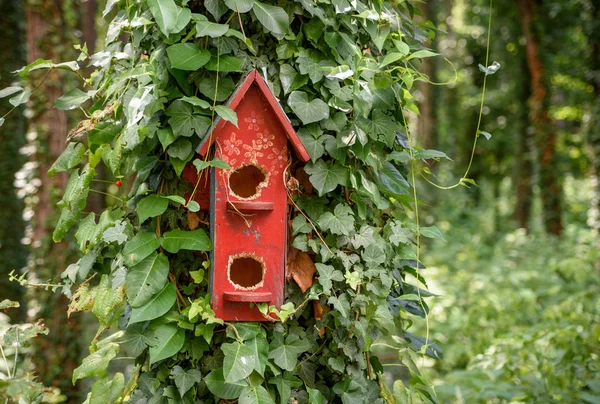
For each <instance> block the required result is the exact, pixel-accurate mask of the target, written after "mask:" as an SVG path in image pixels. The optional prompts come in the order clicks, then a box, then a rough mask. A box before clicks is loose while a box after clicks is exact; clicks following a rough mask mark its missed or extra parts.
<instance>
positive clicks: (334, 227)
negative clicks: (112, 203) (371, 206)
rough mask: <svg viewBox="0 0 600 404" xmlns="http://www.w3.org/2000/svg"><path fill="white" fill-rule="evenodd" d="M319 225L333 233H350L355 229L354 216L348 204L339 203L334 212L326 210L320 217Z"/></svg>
mask: <svg viewBox="0 0 600 404" xmlns="http://www.w3.org/2000/svg"><path fill="white" fill-rule="evenodd" d="M319 226H320V227H321V228H322V229H323V230H328V231H330V232H331V233H333V234H339V235H346V236H348V235H350V233H351V232H352V230H354V217H353V216H352V209H351V208H350V207H349V206H348V205H344V204H341V203H340V204H338V205H337V206H336V207H335V209H334V211H333V213H331V212H325V213H323V214H322V215H321V217H320V218H319Z"/></svg>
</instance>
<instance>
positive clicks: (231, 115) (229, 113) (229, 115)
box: [215, 105, 238, 127]
mask: <svg viewBox="0 0 600 404" xmlns="http://www.w3.org/2000/svg"><path fill="white" fill-rule="evenodd" d="M215 112H216V113H217V114H218V115H219V116H220V117H221V118H223V119H225V120H226V121H229V122H231V123H232V124H234V125H235V126H236V127H238V116H237V114H236V113H235V111H234V110H232V109H231V108H228V107H226V106H225V105H217V106H216V107H215Z"/></svg>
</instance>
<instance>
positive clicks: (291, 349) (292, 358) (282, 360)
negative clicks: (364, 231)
mask: <svg viewBox="0 0 600 404" xmlns="http://www.w3.org/2000/svg"><path fill="white" fill-rule="evenodd" d="M342 279H343V276H342ZM270 348H271V349H270V352H269V358H270V359H273V361H274V362H275V364H276V365H277V366H279V367H280V368H282V369H285V370H289V371H290V372H292V371H293V370H294V369H295V368H296V364H297V363H298V355H300V354H301V353H302V352H305V351H307V350H308V349H309V348H310V343H309V342H308V341H306V340H301V339H300V338H299V337H298V336H297V335H289V336H288V337H287V338H286V339H285V342H284V339H283V335H281V334H278V335H277V336H276V337H275V340H274V341H273V342H272V343H271V345H270Z"/></svg>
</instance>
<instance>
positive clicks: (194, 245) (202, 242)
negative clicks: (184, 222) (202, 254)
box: [161, 229, 212, 254]
mask: <svg viewBox="0 0 600 404" xmlns="http://www.w3.org/2000/svg"><path fill="white" fill-rule="evenodd" d="M161 244H162V246H163V248H164V249H165V250H167V251H168V252H170V253H172V254H175V253H177V252H179V250H192V251H210V250H211V248H212V245H211V242H210V239H209V238H208V236H207V235H206V232H205V231H204V230H202V229H197V230H194V231H184V230H171V231H168V232H166V233H165V234H164V235H163V239H162V242H161Z"/></svg>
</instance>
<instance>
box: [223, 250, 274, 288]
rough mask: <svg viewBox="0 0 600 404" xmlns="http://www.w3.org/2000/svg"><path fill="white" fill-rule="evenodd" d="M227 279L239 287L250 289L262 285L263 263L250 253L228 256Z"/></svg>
mask: <svg viewBox="0 0 600 404" xmlns="http://www.w3.org/2000/svg"><path fill="white" fill-rule="evenodd" d="M227 275H228V278H229V281H230V282H231V283H232V284H233V286H235V287H236V288H239V289H244V290H252V289H256V288H258V287H260V286H262V283H263V280H264V276H265V265H264V263H263V262H262V260H260V259H258V258H257V257H255V256H252V255H238V256H235V257H230V258H229V266H228V274H227Z"/></svg>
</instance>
